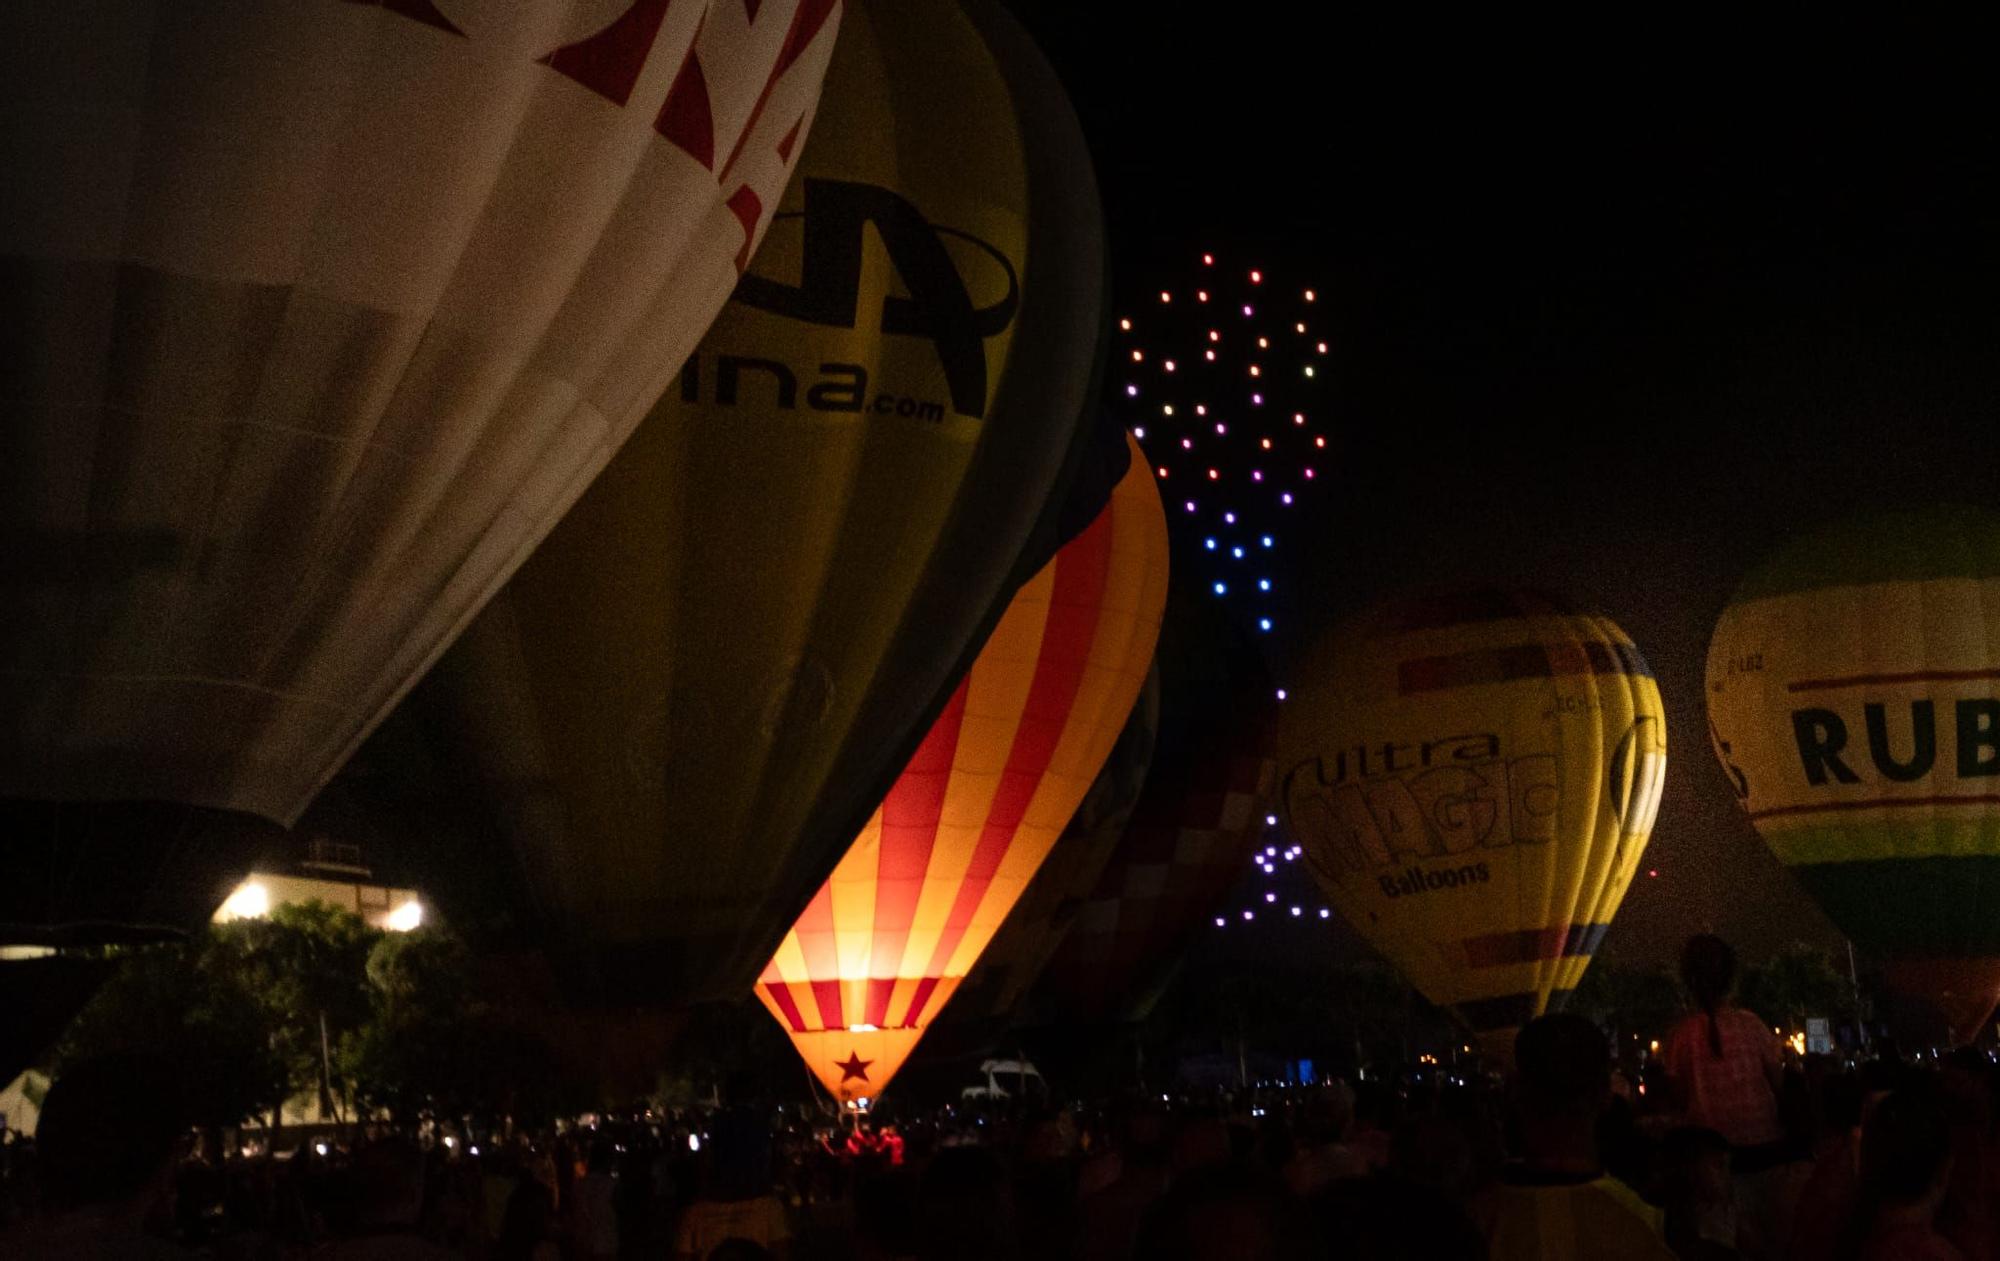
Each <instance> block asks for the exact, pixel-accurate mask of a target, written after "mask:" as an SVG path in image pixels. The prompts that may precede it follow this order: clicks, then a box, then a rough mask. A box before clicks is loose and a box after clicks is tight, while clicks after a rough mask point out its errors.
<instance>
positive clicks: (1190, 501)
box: [1187, 499, 1194, 512]
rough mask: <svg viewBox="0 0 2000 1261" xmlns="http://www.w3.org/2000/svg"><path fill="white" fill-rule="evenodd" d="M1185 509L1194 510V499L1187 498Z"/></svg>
mask: <svg viewBox="0 0 2000 1261" xmlns="http://www.w3.org/2000/svg"><path fill="white" fill-rule="evenodd" d="M1187 510H1188V511H1189V512H1193V511H1194V500H1192V499H1190V500H1188V501H1187Z"/></svg>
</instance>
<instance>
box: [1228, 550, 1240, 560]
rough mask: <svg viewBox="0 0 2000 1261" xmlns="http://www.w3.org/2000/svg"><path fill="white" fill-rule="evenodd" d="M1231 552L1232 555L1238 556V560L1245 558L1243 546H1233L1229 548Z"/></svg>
mask: <svg viewBox="0 0 2000 1261" xmlns="http://www.w3.org/2000/svg"><path fill="white" fill-rule="evenodd" d="M1229 554H1230V555H1231V556H1234V557H1235V558H1236V559H1237V560H1242V559H1243V549H1242V548H1240V547H1232V548H1230V549H1229Z"/></svg>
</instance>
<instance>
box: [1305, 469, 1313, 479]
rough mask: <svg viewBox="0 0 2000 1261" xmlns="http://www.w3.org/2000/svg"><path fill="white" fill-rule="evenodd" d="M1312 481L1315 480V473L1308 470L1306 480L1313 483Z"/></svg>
mask: <svg viewBox="0 0 2000 1261" xmlns="http://www.w3.org/2000/svg"><path fill="white" fill-rule="evenodd" d="M1312 479H1313V471H1312V470H1311V469H1307V470H1306V480H1307V481H1311V480H1312Z"/></svg>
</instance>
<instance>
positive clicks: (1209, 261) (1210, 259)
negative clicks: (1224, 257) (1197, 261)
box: [1201, 254, 1215, 267]
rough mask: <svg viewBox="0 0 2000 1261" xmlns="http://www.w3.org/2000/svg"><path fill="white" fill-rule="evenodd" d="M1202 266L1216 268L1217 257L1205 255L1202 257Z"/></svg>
mask: <svg viewBox="0 0 2000 1261" xmlns="http://www.w3.org/2000/svg"><path fill="white" fill-rule="evenodd" d="M1201 265H1202V266H1203V267H1213V266H1215V255H1213V254H1203V255H1202V256H1201Z"/></svg>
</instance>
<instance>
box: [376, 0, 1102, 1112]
mask: <svg viewBox="0 0 2000 1261" xmlns="http://www.w3.org/2000/svg"><path fill="white" fill-rule="evenodd" d="M996 9H997V6H990V5H984V4H982V5H979V6H977V7H976V9H974V10H971V14H972V16H968V14H967V13H966V12H961V11H960V10H959V8H958V7H957V6H956V5H954V4H948V3H936V2H934V0H859V2H856V3H851V4H850V5H848V7H847V10H846V14H845V17H844V18H843V24H842V28H841V36H840V44H839V47H838V49H837V50H836V53H835V56H834V64H833V66H832V68H831V69H830V70H829V71H828V74H827V92H826V101H825V105H824V108H823V109H822V111H821V114H820V118H819V121H818V124H817V126H816V128H815V130H814V132H813V136H812V141H811V143H810V145H808V146H807V149H806V152H805V153H804V155H803V156H802V157H801V158H800V159H799V178H798V179H797V180H796V181H794V183H793V184H792V186H791V188H790V189H789V191H788V192H787V193H786V195H785V200H784V202H783V203H782V204H781V206H780V207H779V209H778V212H777V220H776V224H775V226H774V227H773V228H772V230H771V234H770V236H769V238H768V239H767V240H766V241H765V243H764V246H763V248H762V250H761V251H760V252H759V254H758V255H757V258H756V259H755V261H754V262H753V264H752V268H751V272H750V274H749V275H748V276H746V277H745V281H744V285H743V287H742V289H741V290H740V291H739V293H738V295H737V299H736V300H735V301H732V302H731V303H730V304H729V306H728V307H727V308H726V309H725V310H724V312H723V314H722V315H721V316H720V317H719V318H718V319H717V320H716V322H715V325H714V327H713V328H712V329H711V330H710V331H709V333H708V334H707V336H706V337H704V338H703V340H702V343H701V345H700V346H699V347H698V348H697V350H696V352H695V354H694V355H693V356H692V357H691V358H690V359H689V361H688V364H687V367H686V370H685V371H684V372H683V373H682V375H681V377H680V378H679V379H678V380H677V381H676V382H674V383H672V384H671V385H670V386H669V388H668V389H667V390H666V391H665V394H664V396H663V397H662V398H661V399H660V400H659V404H658V406H657V407H656V408H655V409H654V410H653V411H652V413H651V414H649V415H648V416H647V418H646V419H645V421H644V422H643V423H642V424H641V425H640V427H639V430H638V432H637V433H636V434H635V435H634V436H633V438H632V439H631V441H630V442H628V443H627V444H626V445H625V446H624V448H622V449H621V450H620V451H619V453H618V455H617V457H616V458H615V459H614V460H613V461H612V463H611V465H610V467H609V468H608V469H607V470H606V471H605V473H604V474H603V475H602V476H601V477H600V478H598V480H597V481H596V482H595V483H593V484H592V486H591V487H590V489H589V490H588V491H587V492H586V493H585V494H584V496H583V497H582V498H581V499H580V500H579V501H578V503H577V505H576V507H575V509H574V510H573V511H572V512H571V513H570V514H569V515H568V516H567V517H566V518H565V519H564V520H563V522H562V523H561V524H560V525H559V526H558V527H557V528H556V529H555V530H554V531H553V532H552V533H551V534H550V536H549V538H548V539H547V541H546V542H545V543H544V544H543V545H542V547H541V548H540V549H539V550H538V551H537V552H536V553H535V555H534V556H533V557H531V558H530V559H529V560H528V561H527V563H526V564H524V565H523V566H522V567H521V570H520V572H519V573H518V574H516V575H515V577H514V579H513V580H512V581H511V582H510V584H509V585H508V587H507V588H506V589H505V590H504V591H502V592H501V593H500V594H499V595H498V596H497V597H496V598H495V599H494V600H493V601H492V602H491V603H490V604H489V605H488V607H487V609H486V610H485V612H484V613H482V615H481V616H480V617H479V619H478V620H477V621H475V622H474V624H473V625H472V626H471V627H470V628H468V629H467V631H466V632H465V634H464V635H463V636H462V637H461V638H460V640H459V641H458V643H457V644H456V645H455V646H454V647H453V649H452V650H451V651H450V652H449V653H448V654H446V656H445V657H444V658H443V659H442V660H441V661H440V662H439V664H438V666H437V667H436V669H434V670H433V671H432V672H431V674H430V675H429V676H428V677H427V678H426V679H425V681H424V682H423V684H422V685H421V686H419V687H418V688H417V689H416V690H415V691H414V692H413V693H412V694H411V696H410V698H409V700H408V701H407V702H406V703H405V704H404V705H403V707H402V708H401V709H400V710H399V711H398V713H397V714H396V715H395V716H394V717H393V718H392V719H391V720H390V721H389V722H388V723H386V724H385V725H384V729H383V731H382V732H380V733H378V736H377V739H376V740H375V741H374V742H372V743H371V745H370V747H369V748H368V749H367V750H364V752H363V755H362V758H358V759H357V763H359V762H360V761H362V760H364V759H365V760H366V761H367V763H368V764H369V765H367V766H366V767H363V766H360V765H357V766H355V767H353V768H351V770H350V774H349V775H348V776H347V777H345V778H346V779H347V780H349V781H350V782H349V783H348V784H346V785H340V786H341V787H343V788H345V787H353V788H354V789H356V790H357V791H359V790H362V789H364V788H366V789H368V790H369V791H373V790H374V788H376V787H380V786H382V785H384V784H386V783H388V782H390V781H392V780H396V779H400V780H401V781H403V782H402V785H401V787H400V788H399V789H398V791H399V792H400V794H401V798H400V800H398V801H396V802H395V803H394V804H393V807H392V812H393V813H394V814H395V815H396V816H398V817H400V818H407V819H415V820H421V822H415V823H407V824H405V825H404V829H405V831H406V832H407V834H408V835H410V836H411V837H412V839H413V843H412V844H411V845H410V846H409V847H408V849H409V850H410V851H411V853H410V854H409V858H410V859H411V860H412V861H414V862H415V863H417V864H420V866H421V870H420V871H416V872H413V873H412V874H413V876H414V877H415V878H416V879H418V881H419V882H420V883H421V884H422V886H423V887H424V888H425V889H426V890H427V891H429V892H431V893H433V894H434V895H435V896H436V897H437V899H438V901H439V904H440V906H441V909H442V910H443V911H444V912H445V914H446V915H447V917H448V918H449V919H450V920H451V922H452V924H453V925H454V926H455V927H457V928H459V929H460V930H461V931H464V932H466V933H467V934H468V936H470V937H472V938H473V939H474V941H475V943H476V944H477V945H479V946H480V947H482V948H484V949H485V950H486V952H487V953H488V954H489V957H491V956H492V955H495V954H497V953H498V952H500V951H507V952H510V953H511V954H512V955H514V956H515V958H516V961H517V962H518V963H519V965H520V971H521V973H522V974H523V976H524V977H526V976H528V974H531V973H535V972H537V971H540V972H542V973H544V974H545V983H543V982H536V983H535V984H534V986H533V990H534V991H535V992H533V993H531V994H529V995H527V996H524V998H523V1001H524V1002H525V1001H528V1000H529V999H531V998H532V999H533V1001H535V1002H536V1003H538V1004H546V1005H547V1006H548V1007H549V1008H551V1009H552V1010H551V1012H550V1019H548V1020H546V1021H544V1022H543V1023H544V1024H546V1025H548V1026H551V1027H553V1026H556V1025H558V1024H563V1023H565V1021H559V1020H557V1019H555V1018H554V1015H555V1010H560V1011H562V1012H563V1013H565V1015H566V1017H568V1018H573V1023H574V1024H575V1025H577V1026H584V1025H588V1024H590V1023H591V1022H592V1021H594V1020H596V1019H598V1018H599V1017H600V1016H602V1015H603V1014H604V1013H606V1012H610V1011H614V1010H623V1011H626V1012H628V1013H631V1014H633V1015H634V1016H635V1017H636V1016H638V1015H639V1014H640V1013H645V1012H652V1013H660V1012H666V1011H674V1010H684V1009H685V1008H686V1007H687V1005H688V1004H690V1003H693V1002H697V1001H700V1000H703V999H724V998H741V997H742V995H743V994H744V992H745V991H746V990H747V989H748V988H749V987H750V986H751V985H752V984H753V983H754V982H755V980H756V978H757V975H758V971H759V969H761V968H762V967H763V966H764V963H765V961H766V960H768V959H769V958H770V957H771V951H772V949H773V948H774V947H775V946H776V945H777V943H778V941H779V940H780V939H781V938H782V937H783V936H784V934H785V930H786V929H787V928H788V927H789V926H790V924H791V923H792V921H793V920H794V919H796V918H797V916H798V914H799V911H800V909H801V908H803V907H804V906H805V905H806V903H807V901H808V900H809V899H810V898H811V897H812V895H813V892H814V890H816V889H818V888H819V887H820V886H821V885H822V884H823V883H824V882H825V881H826V878H827V873H828V872H829V871H830V870H832V868H833V864H834V863H835V862H836V861H837V860H838V858H839V856H840V855H841V853H842V852H844V850H845V849H846V848H847V846H848V845H849V844H850V843H851V842H852V841H853V839H854V837H855V834H856V833H857V832H858V831H859V830H860V828H861V826H862V824H863V823H865V822H866V821H867V819H868V817H869V815H870V814H871V813H872V812H873V811H874V810H875V808H876V806H877V805H879V804H880V802H881V800H882V796H883V793H884V792H885V791H886V790H887V789H888V786H889V785H890V783H892V782H893V781H894V780H895V777H896V775H897V774H898V773H899V772H900V770H901V769H902V766H903V764H904V763H905V761H907V759H908V757H909V755H910V752H911V750H912V749H913V748H914V747H915V746H916V744H917V742H918V740H920V739H921V738H922V735H923V732H924V730H925V728H926V727H927V725H928V723H929V721H930V719H931V718H932V717H933V716H934V715H935V714H936V713H937V712H938V711H939V709H941V708H942V707H943V705H944V704H945V701H946V698H947V697H948V696H949V695H950V693H951V691H952V688H953V687H954V686H955V685H956V683H957V682H958V680H959V679H960V677H962V675H963V674H964V672H965V669H966V667H967V665H968V664H969V663H970V661H971V659H972V657H973V655H974V653H975V652H976V650H977V647H978V644H979V642H980V640H981V638H982V637H983V636H984V635H985V633H986V631H987V630H988V629H990V628H991V626H992V625H993V623H994V621H995V620H996V619H997V618H998V617H999V616H1000V612H1001V610H1002V609H1003V608H1004V607H1005V606H1006V602H1007V598H1008V597H1009V596H1010V595H1011V594H1012V592H1013V591H1014V590H1015V588H1017V587H1018V586H1019V585H1020V584H1021V583H1022V582H1024V581H1025V580H1027V579H1028V578H1029V577H1031V576H1032V575H1033V574H1034V573H1035V572H1036V571H1037V570H1038V569H1039V568H1041V566H1042V564H1043V563H1044V562H1046V560H1047V559H1048V557H1049V556H1050V555H1052V554H1053V553H1054V551H1055V547H1056V545H1057V543H1058V542H1059V541H1060V539H1061V538H1062V537H1063V536H1064V535H1065V534H1068V533H1073V532H1074V529H1076V528H1080V527H1081V526H1082V525H1084V524H1087V523H1088V522H1089V521H1090V520H1091V519H1092V518H1093V517H1094V516H1095V515H1096V514H1097V512H1098V510H1099V509H1100V508H1101V507H1102V506H1103V504H1104V502H1105V499H1106V497H1107V496H1108V495H1109V493H1110V490H1111V487H1112V486H1113V485H1114V484H1115V483H1116V482H1117V480H1118V477H1119V476H1121V475H1122V473H1123V471H1124V469H1125V467H1126V466H1127V465H1128V464H1129V458H1128V455H1127V448H1126V443H1125V440H1124V438H1123V436H1122V433H1121V432H1120V431H1119V430H1118V429H1117V428H1116V427H1115V426H1114V425H1110V424H1105V423H1100V422H1099V421H1097V420H1096V419H1094V415H1095V413H1094V409H1093V408H1092V407H1091V403H1092V401H1093V393H1094V391H1093V389H1092V365H1093V357H1094V355H1095V353H1096V348H1097V346H1098V343H1099V340H1100V333H1101V327H1100V325H1101V319H1100V313H1101V289H1102V278H1103V261H1104V260H1103V254H1102V234H1101V227H1100V224H1099V219H1098V211H1097V207H1096V202H1095V190H1094V186H1093V184H1092V182H1091V178H1090V171H1089V164H1088V156H1087V152H1086V150H1085V148H1084V145H1083V141H1082V136H1081V134H1080V133H1079V131H1078V129H1077V127H1076V123H1075V120H1074V118H1073V117H1071V116H1070V115H1069V113H1068V110H1067V105H1066V103H1065V102H1064V101H1063V98H1062V96H1061V93H1060V88H1059V86H1058V85H1057V84H1056V83H1055V80H1054V76H1053V74H1052V73H1051V72H1050V71H1049V69H1048V67H1047V66H1046V64H1045V63H1043V62H1042V61H1041V60H1040V58H1039V56H1038V55H1037V54H1036V53H1035V52H1034V50H1033V49H1032V47H1030V46H1028V45H1027V43H1026V41H1025V38H1024V37H1023V36H1022V35H1021V34H1020V32H1019V30H1018V28H1015V27H1013V26H1012V25H1011V23H1010V22H1009V21H1008V20H1007V19H1006V18H1005V16H1004V14H999V13H997V12H996V11H995V10H996ZM1107 449H1108V454H1109V455H1110V456H1113V457H1115V459H1102V460H1099V459H1097V458H1096V457H1100V456H1103V455H1105V454H1107ZM1086 464H1089V466H1090V467H1088V468H1085V467H1083V466H1084V465H1086ZM1072 503H1074V505H1075V507H1074V511H1073V512H1072V511H1071V510H1070V508H1069V506H1070V505H1071V504H1072ZM364 770H365V771H366V772H367V773H368V775H369V777H370V778H369V780H368V781H367V783H366V784H364V783H363V778H362V775H361V772H363V771H364ZM620 1027H621V1028H629V1027H630V1026H629V1025H622V1024H621V1025H620ZM582 1041H584V1043H585V1044H586V1045H588V1046H591V1047H598V1046H602V1047H607V1048H610V1047H618V1048H621V1049H630V1050H631V1051H632V1056H633V1059H634V1061H635V1063H636V1062H637V1061H638V1060H641V1059H643V1054H644V1050H643V1048H642V1047H640V1046H639V1045H638V1043H639V1041H640V1039H638V1038H636V1037H624V1038H611V1037H599V1038H585V1039H583V1040H582ZM653 1041H657V1039H654V1040H653ZM650 1079H651V1069H650V1067H648V1068H647V1071H646V1073H645V1074H644V1075H643V1076H642V1077H641V1078H640V1079H639V1081H638V1082H637V1084H639V1085H644V1083H645V1082H646V1081H649V1080H650Z"/></svg>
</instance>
